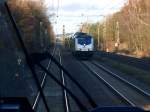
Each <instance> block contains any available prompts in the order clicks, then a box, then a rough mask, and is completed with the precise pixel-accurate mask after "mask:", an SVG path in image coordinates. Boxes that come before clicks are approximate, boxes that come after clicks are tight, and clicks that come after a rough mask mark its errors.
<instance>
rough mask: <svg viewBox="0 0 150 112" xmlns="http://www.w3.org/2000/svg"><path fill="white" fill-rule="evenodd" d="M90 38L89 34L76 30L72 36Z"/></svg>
mask: <svg viewBox="0 0 150 112" xmlns="http://www.w3.org/2000/svg"><path fill="white" fill-rule="evenodd" d="M87 37H88V38H92V36H91V35H89V34H87V33H83V32H77V33H75V34H74V38H87Z"/></svg>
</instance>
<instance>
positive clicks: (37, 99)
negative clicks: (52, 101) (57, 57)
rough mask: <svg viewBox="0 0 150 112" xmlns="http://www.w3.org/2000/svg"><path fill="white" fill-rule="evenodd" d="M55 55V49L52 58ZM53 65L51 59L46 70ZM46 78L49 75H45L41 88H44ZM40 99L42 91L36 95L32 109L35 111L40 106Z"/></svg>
mask: <svg viewBox="0 0 150 112" xmlns="http://www.w3.org/2000/svg"><path fill="white" fill-rule="evenodd" d="M54 54H55V47H54V49H53V52H52V56H53V55H54ZM51 63H52V60H51V59H50V60H49V62H48V65H47V67H46V69H47V70H48V69H50V67H51ZM46 77H47V74H46V73H45V74H44V76H43V78H42V82H41V88H44V84H45V81H46ZM39 98H40V91H38V93H37V95H36V98H35V100H34V103H33V106H32V109H35V107H36V106H37V104H38V101H39Z"/></svg>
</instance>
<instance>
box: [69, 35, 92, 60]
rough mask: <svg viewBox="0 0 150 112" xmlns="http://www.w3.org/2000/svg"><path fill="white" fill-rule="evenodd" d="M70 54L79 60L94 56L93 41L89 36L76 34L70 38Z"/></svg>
mask: <svg viewBox="0 0 150 112" xmlns="http://www.w3.org/2000/svg"><path fill="white" fill-rule="evenodd" d="M71 49H72V54H73V55H74V56H76V57H80V58H90V57H92V56H93V54H94V39H93V37H92V36H91V35H89V34H87V33H83V32H76V33H75V34H74V35H73V37H72V46H71Z"/></svg>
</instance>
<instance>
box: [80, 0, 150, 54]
mask: <svg viewBox="0 0 150 112" xmlns="http://www.w3.org/2000/svg"><path fill="white" fill-rule="evenodd" d="M104 18H105V20H103V21H100V22H98V23H95V24H90V23H84V24H83V26H82V31H83V32H87V33H90V34H92V35H93V37H94V38H95V45H96V47H97V49H98V50H104V51H108V52H119V53H124V54H128V55H134V56H138V57H149V56H150V46H149V44H150V30H149V29H150V20H149V19H150V0H128V2H127V3H126V4H125V5H124V7H123V8H122V9H121V10H120V11H119V12H116V13H114V14H112V15H108V16H106V17H104Z"/></svg>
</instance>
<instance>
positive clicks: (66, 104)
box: [59, 50, 70, 112]
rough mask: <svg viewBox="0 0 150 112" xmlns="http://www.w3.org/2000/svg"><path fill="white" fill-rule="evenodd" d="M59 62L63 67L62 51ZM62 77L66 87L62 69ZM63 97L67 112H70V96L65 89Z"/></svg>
mask: <svg viewBox="0 0 150 112" xmlns="http://www.w3.org/2000/svg"><path fill="white" fill-rule="evenodd" d="M59 62H60V64H61V65H62V57H61V51H60V50H59ZM60 75H61V78H62V83H63V85H64V86H66V83H65V82H66V81H65V77H64V72H63V70H62V69H60ZM63 96H64V104H65V105H64V106H65V107H64V108H65V112H70V108H69V102H68V95H67V92H66V90H65V89H63Z"/></svg>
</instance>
